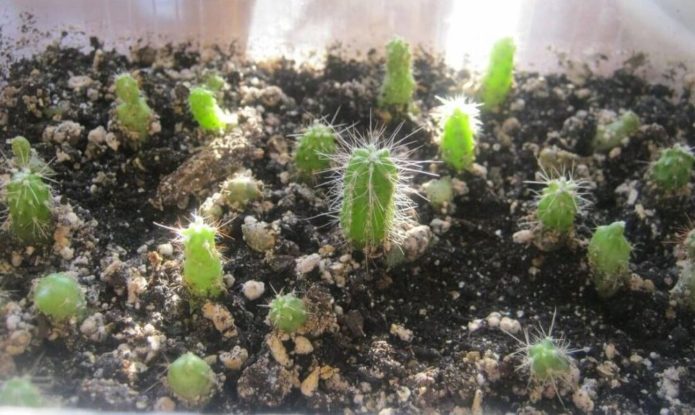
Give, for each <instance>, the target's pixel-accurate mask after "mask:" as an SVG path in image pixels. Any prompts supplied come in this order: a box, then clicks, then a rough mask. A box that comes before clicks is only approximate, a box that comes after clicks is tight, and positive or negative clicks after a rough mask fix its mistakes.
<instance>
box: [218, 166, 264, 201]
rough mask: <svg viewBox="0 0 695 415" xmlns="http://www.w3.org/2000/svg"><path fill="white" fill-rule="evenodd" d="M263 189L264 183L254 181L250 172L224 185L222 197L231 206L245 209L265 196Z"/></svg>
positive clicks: (236, 176) (236, 175) (227, 181)
mask: <svg viewBox="0 0 695 415" xmlns="http://www.w3.org/2000/svg"><path fill="white" fill-rule="evenodd" d="M262 188H263V183H261V182H259V181H258V180H256V179H254V178H253V176H252V173H251V172H250V171H244V172H240V173H236V174H235V175H234V176H233V177H232V178H231V179H228V180H226V181H225V182H224V183H223V184H222V196H223V197H224V200H225V202H226V203H227V204H228V205H229V206H232V207H235V208H243V207H244V206H246V204H247V203H249V202H250V201H252V200H256V199H258V198H260V197H261V196H262V195H263V192H262V190H261V189H262Z"/></svg>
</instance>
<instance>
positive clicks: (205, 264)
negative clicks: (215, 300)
mask: <svg viewBox="0 0 695 415" xmlns="http://www.w3.org/2000/svg"><path fill="white" fill-rule="evenodd" d="M177 232H178V234H179V239H180V241H181V242H182V243H183V257H184V262H183V281H184V284H185V285H186V288H188V291H189V292H190V293H191V294H193V295H194V296H195V297H216V296H218V295H220V293H222V289H223V287H224V283H223V281H222V260H221V258H220V253H219V252H218V251H217V248H216V245H215V238H216V237H217V229H216V228H215V227H213V226H210V225H208V224H207V223H205V221H204V220H203V218H202V217H200V216H194V220H193V221H192V222H191V223H190V224H189V225H188V227H187V228H185V229H178V230H177Z"/></svg>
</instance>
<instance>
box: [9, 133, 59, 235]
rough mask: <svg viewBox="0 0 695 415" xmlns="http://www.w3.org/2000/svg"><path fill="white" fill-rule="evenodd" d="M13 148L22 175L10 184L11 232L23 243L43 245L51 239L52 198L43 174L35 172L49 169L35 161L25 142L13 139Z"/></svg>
mask: <svg viewBox="0 0 695 415" xmlns="http://www.w3.org/2000/svg"><path fill="white" fill-rule="evenodd" d="M11 146H12V153H13V155H14V158H13V160H14V163H15V165H16V166H17V167H19V171H17V172H16V173H14V175H13V176H12V179H11V180H10V181H9V183H8V184H7V204H8V206H9V211H10V229H11V231H12V233H13V234H14V235H15V237H17V238H18V239H19V240H20V241H22V242H24V243H33V242H41V241H44V240H46V239H47V238H48V236H49V235H50V227H51V224H52V220H53V216H52V214H51V206H52V203H53V198H52V195H51V188H50V187H49V186H48V185H47V184H46V183H45V182H44V177H43V175H42V172H41V171H35V168H40V169H41V170H45V169H46V166H45V165H42V163H41V162H39V161H36V162H34V161H33V160H34V159H35V157H34V156H33V155H32V151H31V146H30V145H29V141H27V139H26V138H24V137H16V138H14V139H12V142H11Z"/></svg>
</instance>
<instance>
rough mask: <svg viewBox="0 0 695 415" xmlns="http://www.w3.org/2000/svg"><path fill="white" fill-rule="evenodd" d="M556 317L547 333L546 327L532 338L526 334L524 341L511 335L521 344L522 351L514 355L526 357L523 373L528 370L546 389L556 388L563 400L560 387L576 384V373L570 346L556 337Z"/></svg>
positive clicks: (537, 329)
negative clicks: (573, 377) (573, 379)
mask: <svg viewBox="0 0 695 415" xmlns="http://www.w3.org/2000/svg"><path fill="white" fill-rule="evenodd" d="M554 325H555V314H553V320H552V322H551V323H550V328H549V329H548V331H547V332H546V331H545V330H544V329H543V327H538V328H536V329H535V332H534V333H533V334H529V331H528V329H526V330H524V339H519V338H517V337H516V336H514V335H513V334H511V333H507V334H509V335H510V336H512V337H513V338H514V339H515V340H516V341H517V342H518V343H519V349H518V350H517V351H516V352H515V353H514V354H520V355H522V363H521V364H520V365H519V366H518V368H517V369H519V370H527V371H528V373H529V377H530V380H531V382H534V383H537V384H540V385H542V386H553V387H554V388H555V392H556V394H557V396H558V397H559V396H560V390H559V388H560V386H563V385H571V384H572V369H573V368H574V367H575V364H574V361H573V359H572V357H571V354H572V353H573V352H575V350H570V348H569V344H568V342H567V341H566V340H565V339H564V338H562V337H559V338H558V337H554V336H553V328H554Z"/></svg>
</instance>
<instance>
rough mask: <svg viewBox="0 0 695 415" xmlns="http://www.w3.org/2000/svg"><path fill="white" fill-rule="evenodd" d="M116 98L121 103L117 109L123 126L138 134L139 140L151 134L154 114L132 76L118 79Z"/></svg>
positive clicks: (125, 75)
mask: <svg viewBox="0 0 695 415" xmlns="http://www.w3.org/2000/svg"><path fill="white" fill-rule="evenodd" d="M115 84H116V96H117V97H118V99H119V100H120V101H121V103H120V104H119V105H118V107H116V116H117V117H118V121H120V123H121V124H123V126H124V127H125V128H126V129H127V130H129V131H131V132H133V133H136V135H137V138H138V140H142V139H145V138H146V137H147V135H148V133H149V129H150V122H151V121H152V117H153V113H152V110H151V109H150V107H149V106H148V105H147V102H146V101H145V98H144V97H143V96H142V94H141V92H140V88H139V87H138V83H137V81H136V80H135V78H133V77H132V76H131V75H130V74H128V73H126V74H122V75H119V76H118V77H116V81H115Z"/></svg>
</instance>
